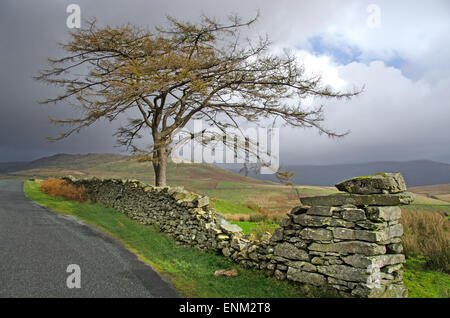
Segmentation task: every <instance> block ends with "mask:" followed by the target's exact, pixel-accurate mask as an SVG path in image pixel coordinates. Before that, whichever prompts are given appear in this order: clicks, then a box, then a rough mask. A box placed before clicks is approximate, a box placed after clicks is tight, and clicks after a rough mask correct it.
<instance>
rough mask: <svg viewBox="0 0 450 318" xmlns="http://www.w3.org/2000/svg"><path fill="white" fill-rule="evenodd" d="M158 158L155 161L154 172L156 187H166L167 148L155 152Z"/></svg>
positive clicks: (160, 148)
mask: <svg viewBox="0 0 450 318" xmlns="http://www.w3.org/2000/svg"><path fill="white" fill-rule="evenodd" d="M155 154H156V156H154V157H155V158H154V159H155V160H153V170H154V171H155V186H157V187H165V186H166V185H167V182H166V171H167V152H166V148H165V147H159V149H157V150H156V151H155Z"/></svg>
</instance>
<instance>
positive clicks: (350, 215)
mask: <svg viewBox="0 0 450 318" xmlns="http://www.w3.org/2000/svg"><path fill="white" fill-rule="evenodd" d="M342 218H343V219H344V220H346V221H351V222H357V221H362V220H365V219H366V213H365V212H364V210H361V209H344V211H342Z"/></svg>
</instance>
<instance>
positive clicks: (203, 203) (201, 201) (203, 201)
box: [195, 197, 209, 208]
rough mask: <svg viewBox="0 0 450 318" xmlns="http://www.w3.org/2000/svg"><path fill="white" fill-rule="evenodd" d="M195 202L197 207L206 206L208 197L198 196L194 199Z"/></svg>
mask: <svg viewBox="0 0 450 318" xmlns="http://www.w3.org/2000/svg"><path fill="white" fill-rule="evenodd" d="M195 204H196V205H197V207H198V208H202V207H204V206H207V205H208V204H209V198H208V197H198V198H197V199H196V200H195Z"/></svg>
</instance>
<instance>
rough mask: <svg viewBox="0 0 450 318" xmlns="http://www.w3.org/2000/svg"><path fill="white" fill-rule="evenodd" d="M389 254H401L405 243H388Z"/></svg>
mask: <svg viewBox="0 0 450 318" xmlns="http://www.w3.org/2000/svg"><path fill="white" fill-rule="evenodd" d="M386 249H387V253H388V254H401V253H403V245H402V244H401V243H392V244H388V245H386Z"/></svg>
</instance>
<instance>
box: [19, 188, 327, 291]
mask: <svg viewBox="0 0 450 318" xmlns="http://www.w3.org/2000/svg"><path fill="white" fill-rule="evenodd" d="M24 191H25V194H26V195H27V196H28V197H29V198H30V199H32V200H34V201H35V202H37V203H39V204H41V205H44V206H46V207H48V208H50V209H53V210H55V211H58V212H60V213H63V214H69V215H72V216H75V217H77V218H79V219H81V220H83V221H85V222H86V223H89V224H92V225H95V226H97V227H98V228H100V229H102V230H104V231H106V232H107V233H109V234H111V235H112V236H114V237H116V238H117V239H118V240H120V241H121V242H122V243H123V244H124V245H125V246H126V247H127V248H128V249H129V250H131V251H132V252H134V253H135V254H136V255H137V256H138V257H139V258H140V259H141V260H143V261H145V262H146V263H148V264H149V265H151V266H152V267H153V268H154V269H155V270H156V271H157V272H159V273H160V274H161V275H163V276H165V277H167V278H169V279H170V281H171V283H172V284H173V285H174V286H175V288H176V289H177V291H178V292H179V294H180V296H183V297H221V298H240V297H248V298H251V297H258V298H277V297H287V298H293V297H307V296H310V297H325V296H329V295H330V294H327V293H326V292H325V291H322V290H311V289H310V290H309V293H308V294H306V292H305V290H304V289H303V288H302V286H301V285H296V284H292V283H290V282H287V281H278V280H276V279H274V278H273V277H266V276H265V275H264V274H263V273H262V272H261V271H258V270H252V269H244V268H243V267H241V266H239V265H237V264H235V263H232V262H230V261H228V260H226V259H225V258H223V257H222V256H220V255H217V254H214V253H209V252H208V253H204V252H201V251H199V250H197V249H194V248H186V247H183V246H179V245H177V244H176V243H175V242H174V241H173V240H171V239H170V238H169V237H168V236H166V235H165V234H164V233H161V232H160V231H159V230H158V229H157V228H156V227H154V226H146V225H142V224H140V223H138V222H137V221H135V220H132V219H129V218H128V217H126V216H125V215H124V214H122V213H120V212H118V211H116V210H114V209H112V208H107V207H105V206H102V205H100V204H97V203H89V202H87V203H79V202H76V201H67V200H65V199H62V198H59V197H53V196H50V195H47V194H45V193H43V192H41V191H40V186H39V184H38V183H35V182H31V181H27V182H26V183H25V187H24ZM231 268H235V269H237V271H238V273H239V276H237V277H234V278H226V277H222V276H219V277H215V276H214V275H213V273H214V271H215V270H217V269H231ZM331 296H334V295H331Z"/></svg>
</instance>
